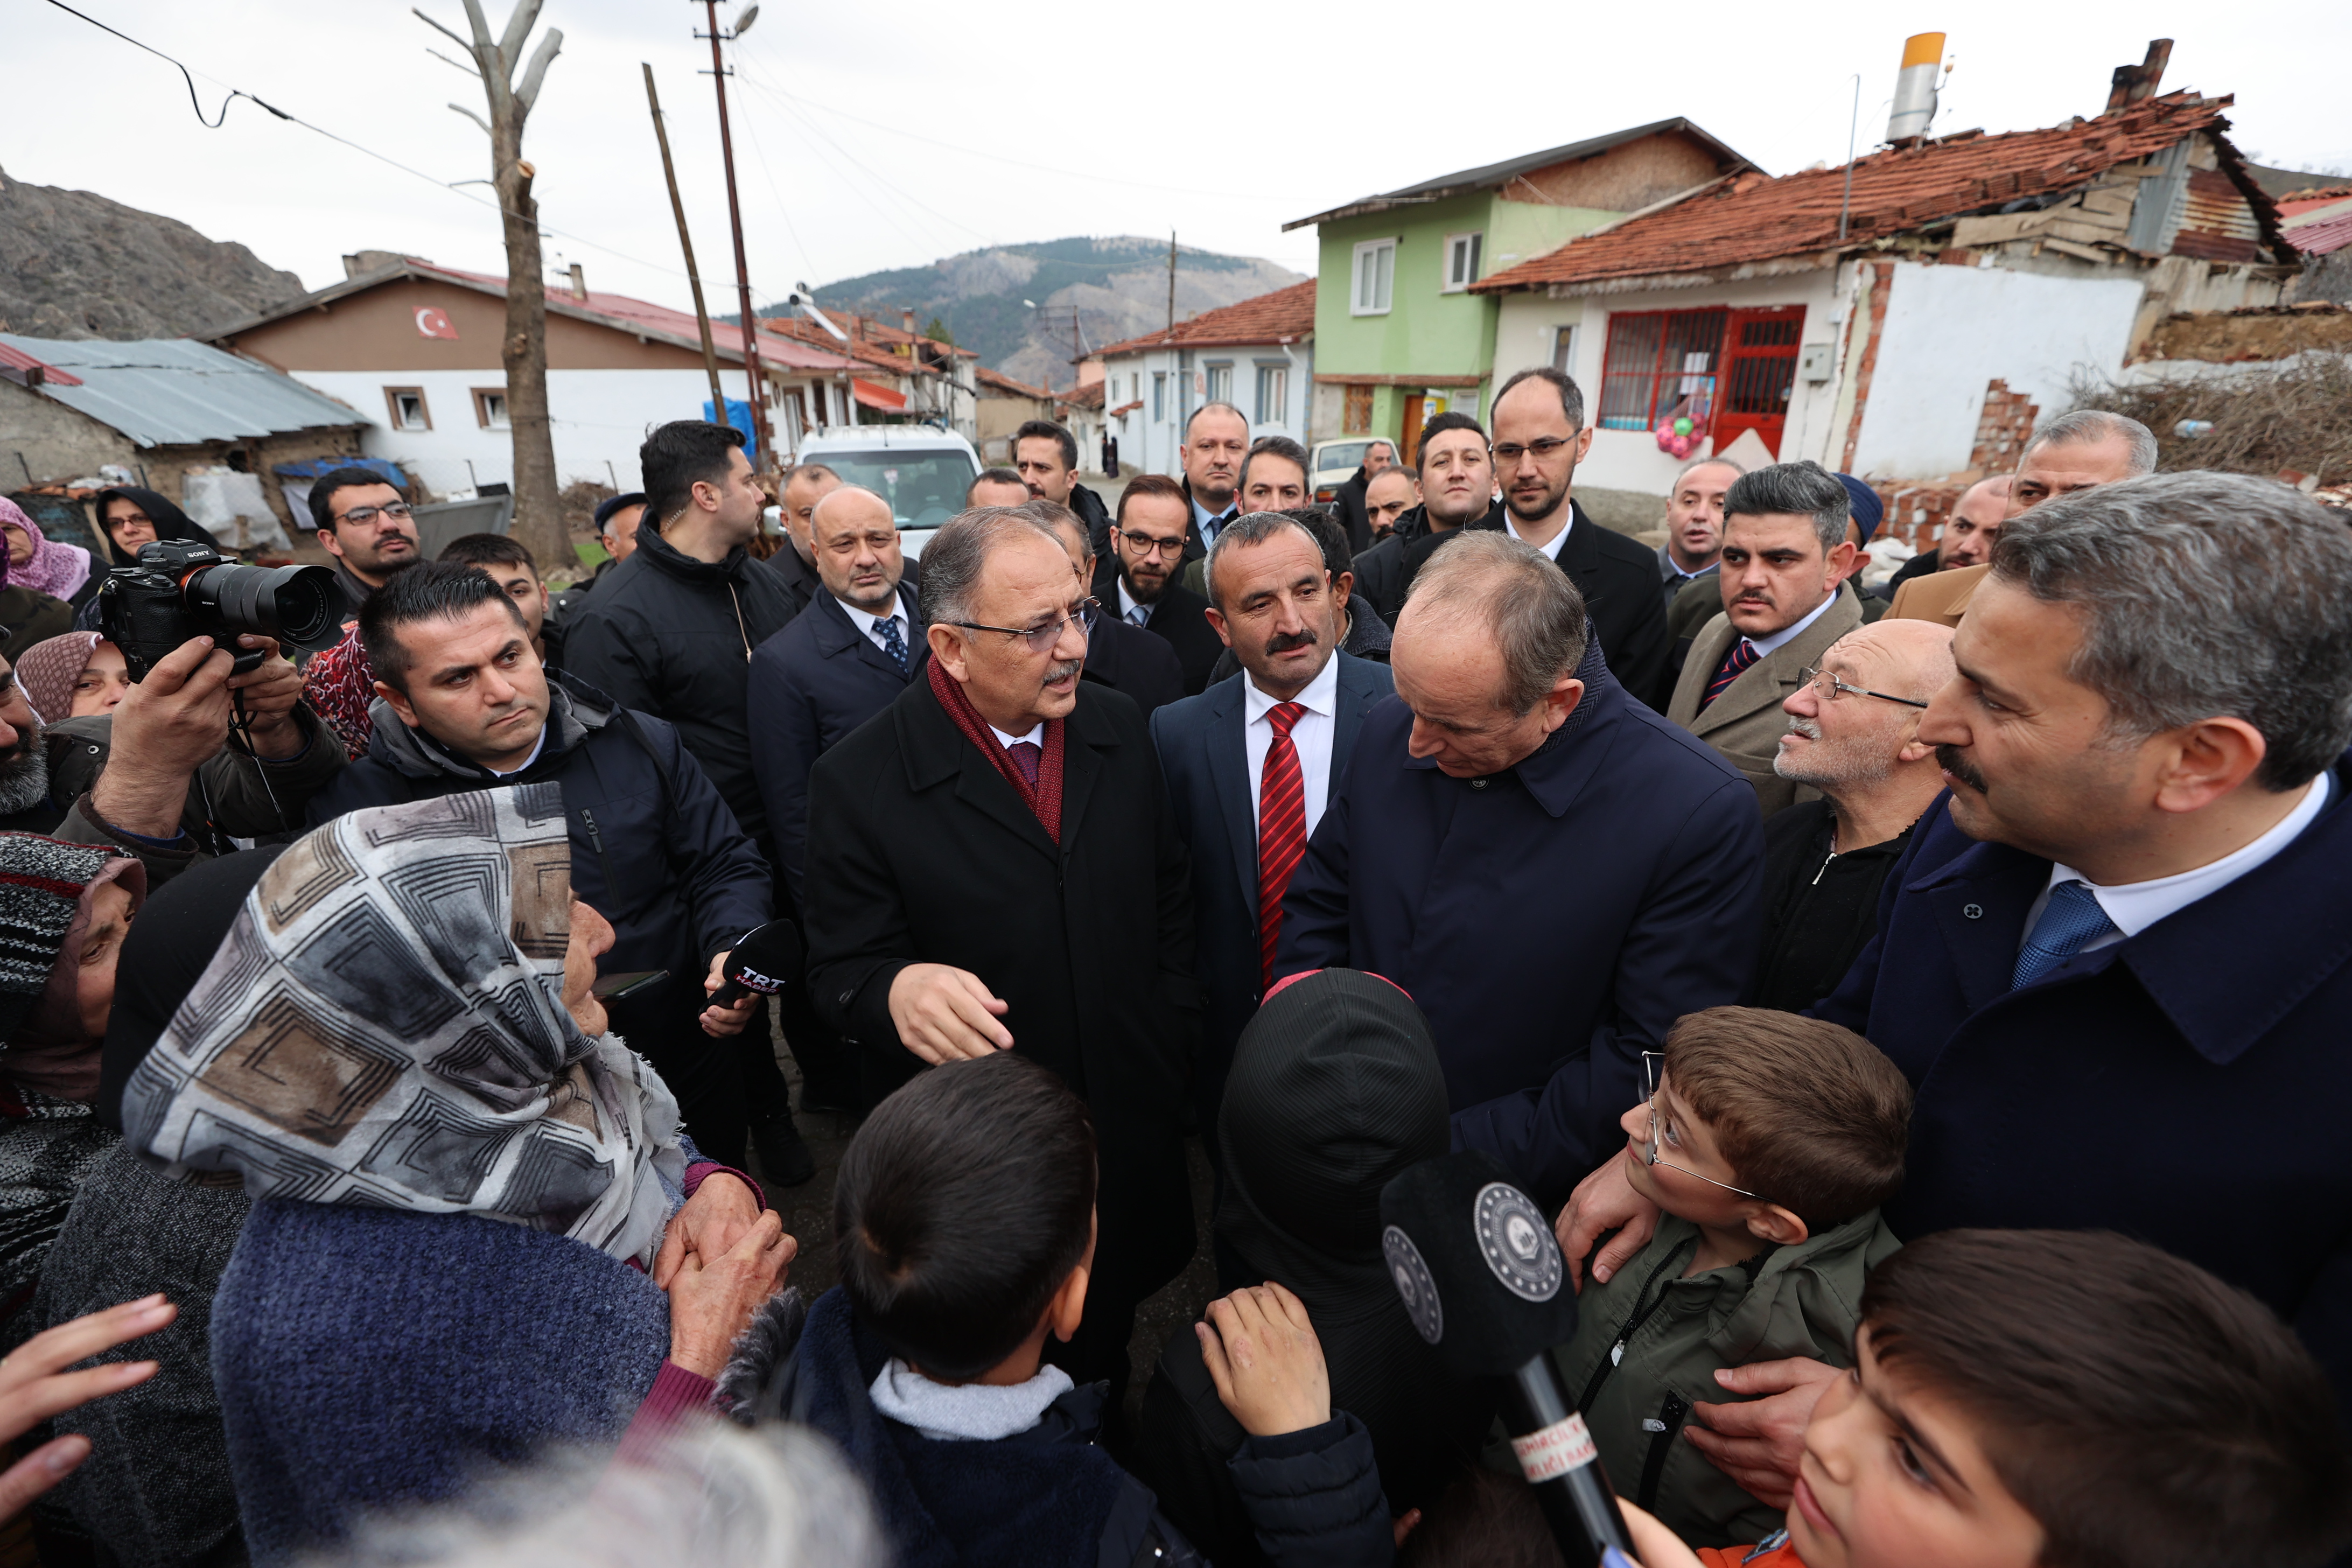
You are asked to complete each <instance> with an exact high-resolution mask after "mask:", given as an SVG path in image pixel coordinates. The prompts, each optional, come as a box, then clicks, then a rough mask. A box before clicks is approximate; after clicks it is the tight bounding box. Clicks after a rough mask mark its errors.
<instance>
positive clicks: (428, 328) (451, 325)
mask: <svg viewBox="0 0 2352 1568" xmlns="http://www.w3.org/2000/svg"><path fill="white" fill-rule="evenodd" d="M416 335H417V336H418V337H420V338H447V339H448V340H449V341H450V342H456V341H457V323H455V322H454V321H450V320H449V312H448V311H446V310H443V309H441V307H439V306H438V305H419V306H418V307H417V308H416Z"/></svg>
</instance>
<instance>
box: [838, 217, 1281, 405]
mask: <svg viewBox="0 0 2352 1568" xmlns="http://www.w3.org/2000/svg"><path fill="white" fill-rule="evenodd" d="M1303 276H1304V275H1303V274H1301V273H1297V272H1293V271H1291V270H1290V269H1289V268H1286V267H1277V266H1276V265H1275V264H1274V263H1273V262H1271V261H1262V260H1259V259H1257V258H1254V257H1247V256H1221V255H1218V254H1217V253H1215V252H1213V251H1206V250H1193V249H1191V248H1189V247H1179V248H1178V250H1177V254H1176V319H1177V320H1178V321H1183V320H1184V319H1185V318H1186V317H1188V316H1192V315H1195V314H1197V313H1199V312H1200V311H1202V310H1213V309H1215V308H1216V307H1218V306H1220V305H1231V304H1233V303H1234V302H1235V301H1237V300H1247V299H1251V298H1253V297H1255V296H1256V295H1259V294H1264V293H1268V292H1270V291H1271V290H1273V289H1281V288H1285V287H1286V286H1288V285H1290V284H1293V283H1297V282H1298V281H1300V280H1301V279H1302V277H1303ZM816 297H817V302H818V303H819V304H820V305H826V306H835V307H838V308H840V309H842V310H856V311H859V312H861V313H862V314H865V315H868V316H876V317H879V318H880V319H882V320H883V321H890V322H893V323H896V322H897V321H898V319H899V312H900V311H901V310H912V311H913V312H914V313H915V328H916V330H917V331H921V330H922V329H923V328H924V327H925V326H927V325H928V324H929V322H930V320H931V318H932V317H934V316H936V317H938V318H939V319H940V321H943V322H944V323H946V325H947V329H948V331H950V333H952V334H953V335H954V338H955V341H956V342H957V344H958V345H959V346H960V347H962V348H968V349H971V350H972V351H973V352H974V353H978V354H979V355H980V361H981V363H982V364H984V365H987V366H988V367H990V368H991V369H992V370H997V371H1002V372H1003V374H1006V375H1009V376H1012V377H1013V378H1015V379H1016V380H1020V381H1025V382H1028V383H1029V384H1032V385H1037V386H1053V387H1066V386H1069V385H1071V384H1074V383H1076V380H1077V371H1076V366H1074V365H1073V364H1072V363H1070V362H1071V361H1072V359H1074V358H1075V357H1076V354H1077V353H1078V345H1079V342H1080V340H1083V342H1084V346H1085V347H1086V348H1087V349H1089V350H1091V349H1098V348H1100V347H1102V346H1103V345H1104V344H1105V343H1111V342H1118V341H1119V340H1120V339H1122V338H1133V337H1140V336H1141V335H1143V334H1144V333H1146V332H1149V331H1155V330H1157V329H1159V328H1161V327H1164V326H1166V325H1167V323H1168V242H1167V241H1166V240H1164V239H1140V238H1136V237H1131V236H1130V237H1118V238H1109V239H1090V238H1086V237H1077V238H1072V239H1049V240H1046V241H1045V242H1043V243H1042V244H1037V245H1008V246H1000V247H995V248H993V249H989V250H972V251H967V252H965V253H964V254H963V255H961V256H951V257H950V258H947V259H946V260H944V261H936V262H933V263H932V264H931V265H930V266H929V267H902V268H896V269H894V270H891V271H888V272H869V273H867V274H866V275H865V276H864V277H862V278H845V279H842V280H841V281H840V282H838V283H828V284H826V285H825V286H824V288H822V289H818V290H816ZM1023 300H1034V301H1035V302H1036V304H1037V307H1038V308H1037V309H1036V310H1030V309H1029V308H1028V307H1027V306H1025V305H1024V304H1023V303H1022V301H1023ZM1074 310H1075V311H1076V329H1077V330H1076V333H1075V334H1074V333H1073V331H1072V321H1071V314H1072V312H1073V311H1074Z"/></svg>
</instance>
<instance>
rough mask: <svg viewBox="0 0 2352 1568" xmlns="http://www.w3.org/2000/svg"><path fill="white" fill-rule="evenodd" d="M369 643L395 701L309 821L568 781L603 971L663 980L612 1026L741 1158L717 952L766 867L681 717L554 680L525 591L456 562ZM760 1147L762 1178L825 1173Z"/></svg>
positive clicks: (740, 924) (738, 925) (384, 599)
mask: <svg viewBox="0 0 2352 1568" xmlns="http://www.w3.org/2000/svg"><path fill="white" fill-rule="evenodd" d="M360 636H361V638H362V641H363V642H364V643H365V644H366V647H367V651H368V660H369V662H370V663H371V664H372V665H373V667H374V668H375V673H376V679H377V680H378V682H379V683H380V684H381V686H382V687H383V688H384V689H387V692H388V694H386V695H381V696H379V697H378V698H377V699H376V701H375V705H374V707H373V710H371V714H370V717H371V718H372V719H373V721H374V727H375V732H374V736H373V739H372V740H371V741H370V742H369V747H368V753H367V755H366V756H364V757H362V758H360V759H359V760H358V761H356V762H354V763H351V764H350V765H349V766H348V767H346V768H344V769H343V771H342V772H341V773H340V774H338V775H337V776H336V777H335V779H334V781H333V782H332V783H331V784H328V785H327V786H326V787H325V788H324V789H322V790H320V792H319V793H318V794H317V795H314V796H313V797H311V801H310V823H311V825H312V826H317V825H318V824H320V823H322V822H326V821H329V820H331V819H332V818H334V817H337V816H341V815H342V814H343V813H345V812H348V811H355V810H358V809H359V808H360V807H362V806H370V805H394V804H397V803H400V802H404V801H412V800H425V799H431V798H434V797H436V796H440V795H457V794H460V793H463V792H465V791H468V790H478V789H488V788H490V787H493V786H496V785H500V784H530V783H534V782H538V781H540V780H545V779H552V780H554V781H555V782H556V783H557V784H561V785H562V790H563V811H564V816H565V818H566V826H567V828H568V830H569V834H570V837H571V843H572V878H571V882H572V894H573V896H575V897H577V898H578V899H579V900H581V901H582V902H583V903H585V904H587V905H588V906H589V907H590V908H592V909H593V910H596V911H597V913H599V914H601V915H603V916H604V918H605V920H607V921H610V922H611V924H612V927H613V944H612V947H611V950H610V951H609V952H606V953H604V955H603V957H602V959H601V960H600V961H599V963H598V965H597V967H598V968H599V969H600V970H601V971H603V973H605V974H608V975H611V974H624V973H635V972H639V971H649V970H666V971H667V979H665V980H661V981H658V982H656V983H654V984H651V985H649V986H647V987H646V989H645V990H643V991H642V992H638V993H634V994H629V995H627V996H623V997H614V998H610V999H608V1001H607V1004H606V1006H607V1010H608V1011H609V1012H610V1013H611V1014H612V1017H613V1028H614V1032H615V1033H617V1034H619V1035H620V1036H621V1037H623V1038H625V1039H626V1040H627V1041H628V1042H629V1044H630V1045H631V1046H632V1047H635V1049H636V1050H637V1051H638V1053H639V1054H641V1055H642V1056H644V1057H645V1058H646V1060H647V1061H649V1062H651V1063H653V1065H654V1067H655V1069H656V1071H658V1072H659V1073H660V1074H661V1075H662V1080H663V1081H664V1082H665V1083H667V1085H668V1086H669V1088H670V1091H671V1092H672V1093H673V1094H675V1095H677V1101H678V1110H679V1111H680V1113H681V1115H682V1116H683V1117H684V1119H685V1122H686V1127H687V1130H688V1131H689V1132H691V1133H692V1134H693V1135H694V1140H695V1142H696V1143H697V1144H698V1145H699V1146H700V1147H701V1148H702V1149H703V1150H704V1152H707V1153H709V1155H710V1156H711V1157H712V1158H713V1159H715V1160H718V1161H719V1162H721V1163H726V1164H733V1165H740V1164H741V1163H742V1161H743V1152H744V1146H745V1138H746V1126H745V1118H746V1108H745V1103H744V1090H743V1081H742V1072H741V1066H740V1055H741V1053H740V1047H739V1046H738V1045H737V1043H736V1040H735V1038H734V1037H735V1036H737V1035H739V1034H740V1032H741V1031H742V1029H743V1026H744V1024H745V1022H746V1020H747V1019H748V1018H749V1017H750V1016H751V1005H750V1003H748V1002H746V1003H744V1004H742V1005H738V1006H736V1007H731V1008H718V1007H711V1006H709V1005H707V999H706V995H705V989H704V982H705V979H706V977H707V976H709V975H711V974H715V973H718V961H719V959H720V958H721V957H722V956H723V955H724V954H725V953H727V952H729V951H730V950H731V949H733V947H734V946H735V944H736V942H738V941H739V940H740V939H741V938H742V937H743V936H744V935H745V934H747V933H748V932H750V931H751V930H753V929H754V928H755V927H758V926H761V925H764V924H766V923H767V921H768V920H769V918H770V916H771V914H772V912H773V910H772V879H771V877H770V873H769V870H768V866H767V863H766V862H765V861H764V860H762V859H761V858H760V853H759V851H758V849H757V848H755V847H753V845H752V843H751V839H750V838H749V837H746V836H745V834H744V832H743V830H742V829H741V827H740V826H737V824H736V821H735V816H734V814H733V813H732V812H730V810H729V809H728V807H727V803H726V802H725V801H724V800H722V799H720V798H719V792H718V790H717V789H715V788H713V787H712V785H711V783H710V780H709V776H708V775H707V774H705V773H704V772H703V771H702V768H701V766H700V765H699V764H698V763H696V761H695V759H694V756H693V753H692V752H689V751H688V749H687V747H686V746H685V745H684V744H683V743H682V742H683V737H682V736H681V735H680V734H679V732H678V731H677V729H676V728H674V727H673V726H671V725H669V724H667V723H666V722H664V721H661V720H659V719H655V718H651V717H648V716H646V715H645V714H641V713H633V712H630V711H629V710H626V709H625V708H622V707H620V706H619V705H617V704H615V703H614V701H613V700H612V699H611V698H609V697H607V696H605V695H604V693H603V692H601V691H598V690H597V689H595V688H593V687H592V686H589V685H587V684H586V683H585V682H583V681H581V680H578V679H574V678H572V677H571V676H569V675H557V676H555V677H554V678H553V679H552V680H551V679H549V677H548V674H547V672H546V670H545V669H544V668H541V665H540V663H539V659H538V658H537V656H536V655H534V654H533V653H532V652H531V648H530V639H529V637H528V636H527V635H525V633H524V631H523V625H522V618H521V616H520V614H519V613H518V612H517V611H516V609H515V606H514V602H513V601H512V600H510V599H509V598H508V597H507V596H506V595H505V594H504V593H503V592H502V591H500V589H499V586H498V584H496V583H494V582H492V581H491V580H490V579H489V578H488V576H486V575H484V574H481V573H479V572H477V571H473V570H472V569H470V568H468V567H466V566H463V565H460V564H456V563H435V564H432V565H425V566H415V567H412V568H410V569H409V570H408V571H407V572H406V573H404V574H401V575H400V576H398V577H395V578H394V579H393V580H392V583H391V584H387V586H386V587H385V588H384V589H383V590H382V591H380V592H378V593H377V594H375V595H372V596H371V597H370V598H369V600H368V602H367V604H366V605H365V606H364V607H363V609H362V613H361V618H360ZM794 1147H796V1148H798V1149H799V1150H800V1160H799V1162H797V1163H796V1168H779V1167H780V1166H781V1164H782V1163H781V1162H779V1161H775V1160H772V1159H770V1158H769V1157H768V1156H769V1151H768V1150H767V1149H765V1148H762V1150H761V1157H762V1161H763V1163H764V1164H765V1166H766V1169H765V1171H764V1173H765V1174H766V1175H767V1176H768V1177H769V1178H770V1179H771V1180H772V1181H774V1182H776V1183H778V1184H783V1185H793V1184H796V1182H798V1181H805V1180H807V1179H808V1177H809V1175H810V1174H812V1173H814V1165H813V1163H811V1162H810V1161H809V1157H808V1153H807V1150H806V1147H805V1145H802V1144H800V1143H799V1142H798V1141H797V1138H795V1140H794Z"/></svg>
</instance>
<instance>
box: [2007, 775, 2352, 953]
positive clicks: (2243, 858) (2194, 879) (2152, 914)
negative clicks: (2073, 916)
mask: <svg viewBox="0 0 2352 1568" xmlns="http://www.w3.org/2000/svg"><path fill="white" fill-rule="evenodd" d="M2327 791H2328V783H2327V774H2326V773H2321V774H2320V775H2319V776H2318V777H2317V778H2315V779H2314V780H2312V781H2311V783H2310V784H2307V785H2305V788H2304V794H2303V798H2302V799H2301V800H2300V801H2297V802H2296V803H2295V805H2294V810H2292V811H2290V812H2288V813H2287V814H2286V815H2285V816H2282V817H2280V818H2279V819H2278V824H2277V826H2273V828H2272V829H2271V830H2270V831H2269V832H2267V833H2265V834H2263V836H2262V837H2260V838H2257V839H2255V840H2254V841H2253V842H2252V843H2251V844H2248V845H2246V846H2244V847H2242V848H2237V849H2232V850H2231V851H2230V853H2228V854H2227V855H2224V856H2222V857H2221V858H2220V859H2219V860H2216V861H2213V862H2212V863H2211V864H2210V865H2205V866H2200V867H2198V868H2195V869H2194V870H2189V871H2176V872H2174V873H2173V874H2172V875H2171V876H2169V877H2157V878H2153V879H2150V880H2148V881H2145V882H2123V883H2119V884H2117V885H2116V886H2115V887H2112V888H2103V887H2100V886H2099V885H2098V884H2097V883H2096V882H2094V881H2092V880H2091V879H2089V878H2088V877H2085V876H2084V875H2083V873H2082V872H2080V871H2077V870H2076V869H2074V868H2073V867H2072V866H2053V867H2051V868H2050V880H2049V881H2048V882H2047V883H2045V884H2043V886H2042V896H2041V897H2040V898H2038V899H2036V900H2033V907H2032V909H2030V910H2026V911H2025V930H2024V931H2020V932H2018V937H2017V941H2018V946H2019V947H2021V948H2022V947H2023V946H2024V945H2025V938H2026V935H2027V933H2029V932H2031V931H2032V930H2033V922H2034V921H2038V920H2040V919H2041V918H2042V910H2043V909H2044V908H2045V907H2047V906H2048V904H2049V902H2050V889H2052V888H2054V887H2056V886H2057V885H2058V884H2059V883H2061V882H2080V883H2082V884H2083V885H2084V887H2086V888H2088V889H2091V897H2092V898H2094V899H2095V900H2098V904H2099V908H2100V910H2103V911H2104V912H2105V915H2106V917H2107V919H2109V920H2111V921H2114V922H2115V924H2116V929H2115V930H2114V931H2108V932H2106V933H2105V934H2104V935H2101V936H2095V937H2093V938H2092V939H2091V940H2090V941H2088V942H2084V944H2083V945H2082V947H2081V949H2080V950H2079V951H2081V952H2097V951H2098V950H2099V949H2101V948H2103V947H2113V946H2114V945H2115V944H2116V943H2117V942H2121V941H2123V940H2124V939H2125V938H2126V937H2134V936H2137V935H2138V934H2139V933H2140V932H2142V931H2146V930H2147V928H2148V927H2150V926H2152V925H2154V924H2155V923H2156V922H2157V921H2160V920H2162V919H2164V917H2165V916H2167V915H2168V914H2172V913H2174V912H2175V911H2177V910H2184V909H2187V908H2188V907H2189V905H2190V904H2193V903H2195V902H2196V901H2197V900H2200V899H2202V898H2206V897H2209V896H2210V895H2211V894H2214V893H2218V892H2220V891H2221V889H2224V888H2226V887H2228V886H2229V885H2230V884H2231V883H2232V882H2234V881H2236V880H2237V879H2239V878H2241V877H2242V876H2244V875H2245V874H2246V873H2247V872H2249V871H2251V870H2252V869H2253V868H2255V867H2257V866H2259V865H2261V864H2262V863H2263V861H2265V860H2268V859H2269V858H2271V857H2272V856H2273V855H2276V854H2277V853H2278V852H2279V851H2280V850H2282V849H2284V848H2285V847H2287V846H2288V845H2290V844H2292V843H2294V840H2295V837H2296V836H2297V835H2298V834H2300V833H2302V831H2303V830H2304V829H2305V828H2306V827H2308V826H2311V824H2312V821H2313V819H2314V818H2315V817H2317V816H2318V815H2319V814H2320V813H2321V812H2322V811H2324V810H2326V807H2327Z"/></svg>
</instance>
